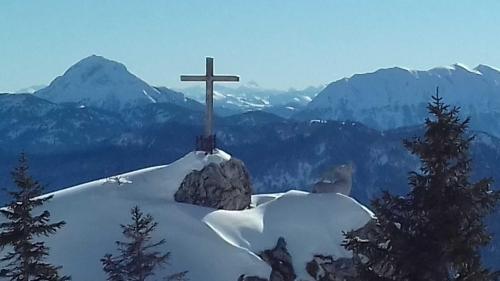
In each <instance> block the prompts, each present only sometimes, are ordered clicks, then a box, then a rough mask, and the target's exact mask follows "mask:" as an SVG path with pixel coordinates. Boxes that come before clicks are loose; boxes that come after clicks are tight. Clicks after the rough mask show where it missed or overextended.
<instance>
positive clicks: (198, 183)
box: [174, 158, 252, 210]
mask: <svg viewBox="0 0 500 281" xmlns="http://www.w3.org/2000/svg"><path fill="white" fill-rule="evenodd" d="M251 195H252V189H251V185H250V176H249V173H248V171H247V169H246V168H245V165H244V164H243V162H242V161H241V160H238V159H235V158H231V159H230V160H228V161H225V162H222V163H220V164H216V163H210V164H208V165H207V166H205V167H204V168H203V169H202V170H201V171H193V172H191V173H189V174H188V175H187V176H186V177H185V178H184V180H183V181H182V183H181V186H180V187H179V189H178V190H177V192H176V193H175V196H174V197H175V201H177V202H183V203H190V204H194V205H199V206H204V207H211V208H215V209H224V210H242V209H246V208H248V207H249V206H250V200H251Z"/></svg>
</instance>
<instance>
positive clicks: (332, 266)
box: [306, 255, 356, 281]
mask: <svg viewBox="0 0 500 281" xmlns="http://www.w3.org/2000/svg"><path fill="white" fill-rule="evenodd" d="M306 270H307V273H309V275H311V276H312V277H313V278H314V280H316V281H344V280H355V278H356V270H355V267H354V263H353V260H352V258H339V259H334V258H333V257H332V256H323V255H315V256H314V259H313V260H312V261H310V262H308V263H307V265H306Z"/></svg>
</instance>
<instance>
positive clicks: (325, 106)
mask: <svg viewBox="0 0 500 281" xmlns="http://www.w3.org/2000/svg"><path fill="white" fill-rule="evenodd" d="M436 87H439V93H440V95H441V96H442V97H444V98H445V101H446V103H449V104H453V105H457V106H461V107H462V113H463V115H470V116H471V117H472V126H473V128H475V129H478V130H483V131H487V132H490V133H493V134H495V135H496V136H500V122H498V120H500V71H499V70H497V69H494V68H491V67H488V66H485V65H479V66H477V67H476V68H474V69H469V68H467V67H465V66H463V65H460V64H455V65H453V66H451V67H441V68H433V69H431V70H428V71H414V70H407V69H403V68H397V67H395V68H388V69H380V70H377V71H375V72H373V73H366V74H356V75H354V76H352V77H350V78H344V79H341V80H338V81H335V82H333V83H331V84H329V85H328V86H327V87H326V88H325V89H324V90H323V91H321V92H320V93H319V94H318V95H317V96H316V97H315V98H314V99H313V100H312V101H311V102H310V103H309V104H308V105H307V106H306V108H305V110H303V111H302V112H300V113H298V114H295V117H296V118H301V119H311V118H321V119H332V120H355V121H359V122H362V123H364V124H366V125H368V126H370V127H374V128H378V129H391V128H397V127H402V126H412V125H416V124H420V123H421V122H422V120H423V119H424V118H425V116H426V114H427V113H426V109H425V106H426V103H427V102H428V101H429V100H430V97H431V96H432V95H433V94H435V92H436Z"/></svg>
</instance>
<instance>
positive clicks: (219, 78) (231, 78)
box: [212, 75, 240, 82]
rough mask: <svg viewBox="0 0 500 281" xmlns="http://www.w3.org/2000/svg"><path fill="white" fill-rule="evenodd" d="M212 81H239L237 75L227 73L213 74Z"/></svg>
mask: <svg viewBox="0 0 500 281" xmlns="http://www.w3.org/2000/svg"><path fill="white" fill-rule="evenodd" d="M212 80H213V81H228V82H238V81H240V77H239V76H229V75H214V76H213V78H212Z"/></svg>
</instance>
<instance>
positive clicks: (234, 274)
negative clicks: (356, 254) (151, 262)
mask: <svg viewBox="0 0 500 281" xmlns="http://www.w3.org/2000/svg"><path fill="white" fill-rule="evenodd" d="M228 159H230V156H229V155H228V154H226V153H224V152H223V151H220V150H219V151H218V152H217V153H216V154H213V155H205V154H204V153H202V152H192V153H189V154H187V155H186V156H185V157H183V158H181V159H179V160H177V161H176V162H174V163H172V164H170V165H165V166H158V167H151V168H147V169H143V170H138V171H134V172H130V173H126V174H122V175H118V176H113V177H109V178H106V179H102V180H97V181H94V182H89V183H86V184H82V185H79V186H75V187H72V188H68V189H65V190H61V191H58V192H54V193H52V195H54V197H53V199H52V200H51V201H49V202H48V203H47V205H46V206H44V207H45V208H47V209H48V210H49V211H50V212H51V214H52V220H53V221H58V220H65V221H66V222H67V225H66V226H64V228H63V229H61V230H60V231H59V232H58V233H57V234H56V235H54V236H52V237H50V238H49V240H48V245H49V246H50V250H51V256H50V260H51V262H53V263H54V264H58V265H62V266H63V272H64V273H65V274H69V275H71V276H72V277H73V280H104V279H105V276H104V273H103V272H102V269H101V264H100V262H99V259H100V258H101V257H102V256H103V255H104V254H106V253H115V244H114V241H116V240H120V239H122V236H121V229H120V226H119V225H120V224H121V223H127V222H128V221H129V209H130V208H131V207H133V206H135V205H138V206H139V207H140V208H141V209H142V210H143V211H144V212H147V213H151V214H152V215H153V216H154V218H155V220H156V221H157V222H158V223H159V225H158V229H157V232H156V233H155V237H154V239H161V238H165V239H166V240H167V244H166V245H165V246H164V249H163V250H165V251H171V254H172V259H171V265H169V266H168V267H167V268H165V269H164V271H163V272H161V273H160V274H163V273H165V274H166V273H168V272H177V271H183V270H188V271H189V273H188V276H189V278H190V280H207V281H212V280H213V281H235V280H237V279H238V277H239V276H240V275H241V274H247V275H257V276H262V277H269V273H270V271H271V268H270V267H269V266H268V265H267V264H266V263H265V262H264V261H263V260H262V259H261V258H260V257H259V256H258V255H257V254H258V253H259V252H261V251H263V250H266V249H271V248H273V247H274V245H275V244H276V242H277V240H278V238H279V237H284V238H285V239H286V241H287V244H288V246H287V247H288V250H289V252H290V254H291V255H292V259H293V265H294V267H295V270H296V273H297V275H298V278H299V279H300V280H312V279H311V277H309V276H308V275H307V273H306V270H305V266H306V263H307V262H308V261H311V260H312V259H313V255H315V254H323V255H332V256H333V257H335V258H340V257H346V256H349V255H350V253H348V252H346V251H345V250H344V248H343V247H341V246H340V244H341V241H342V240H343V236H342V230H350V229H356V228H359V227H361V226H363V225H364V224H365V223H366V222H367V221H368V220H369V219H370V218H371V217H372V213H371V212H370V211H369V210H367V209H366V208H365V207H363V206H362V205H360V204H359V203H357V202H356V201H355V200H353V199H352V198H350V197H347V196H343V195H340V194H309V193H307V192H300V191H289V192H287V193H284V194H270V195H256V196H254V197H253V206H254V207H253V208H251V209H247V210H243V211H226V210H215V209H210V208H205V207H199V206H194V205H189V204H182V203H177V202H175V201H174V200H173V194H174V192H175V191H176V189H177V188H178V186H179V184H180V183H181V181H182V180H183V178H184V177H185V175H187V174H188V173H189V172H191V171H192V170H200V169H202V168H203V167H204V166H205V165H207V164H208V163H220V162H223V161H227V160H228ZM160 276H161V275H160Z"/></svg>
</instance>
